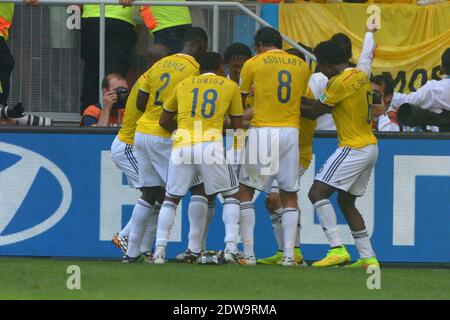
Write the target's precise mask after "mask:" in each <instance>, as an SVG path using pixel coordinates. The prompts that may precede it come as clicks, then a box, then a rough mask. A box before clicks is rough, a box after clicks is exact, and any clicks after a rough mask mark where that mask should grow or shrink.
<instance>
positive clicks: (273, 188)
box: [264, 165, 307, 194]
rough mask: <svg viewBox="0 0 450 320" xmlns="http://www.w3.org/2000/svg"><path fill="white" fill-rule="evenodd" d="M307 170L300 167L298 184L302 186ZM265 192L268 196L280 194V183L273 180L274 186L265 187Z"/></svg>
mask: <svg viewBox="0 0 450 320" xmlns="http://www.w3.org/2000/svg"><path fill="white" fill-rule="evenodd" d="M306 170H307V168H306V169H305V168H303V167H302V165H300V166H299V167H298V180H299V182H298V183H299V184H300V179H301V178H302V176H303V175H304V174H305V172H306ZM264 192H265V193H266V194H269V193H280V188H279V187H278V181H277V180H276V179H275V180H273V182H272V185H266V186H265V187H264Z"/></svg>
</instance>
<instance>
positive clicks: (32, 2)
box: [23, 0, 39, 7]
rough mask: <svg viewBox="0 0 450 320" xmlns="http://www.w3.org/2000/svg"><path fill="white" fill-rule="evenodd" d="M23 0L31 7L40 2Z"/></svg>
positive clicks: (37, 0)
mask: <svg viewBox="0 0 450 320" xmlns="http://www.w3.org/2000/svg"><path fill="white" fill-rule="evenodd" d="M23 2H24V3H25V4H26V5H27V6H29V7H34V6H37V5H38V4H39V0H23Z"/></svg>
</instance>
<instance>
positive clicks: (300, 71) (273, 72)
mask: <svg viewBox="0 0 450 320" xmlns="http://www.w3.org/2000/svg"><path fill="white" fill-rule="evenodd" d="M309 73H310V72H309V68H308V65H307V64H306V63H305V62H304V61H303V60H302V59H300V58H298V57H297V56H294V55H292V54H289V53H287V52H285V51H283V50H269V51H266V52H264V53H261V54H258V55H257V56H255V57H253V58H251V59H249V60H247V61H246V62H245V64H244V66H243V67H242V71H241V80H240V83H241V93H243V94H248V93H249V92H250V89H251V87H252V85H253V86H254V100H255V101H254V107H253V117H252V121H251V126H253V127H294V128H299V127H300V103H301V96H302V95H304V94H305V92H306V88H307V85H308V78H309Z"/></svg>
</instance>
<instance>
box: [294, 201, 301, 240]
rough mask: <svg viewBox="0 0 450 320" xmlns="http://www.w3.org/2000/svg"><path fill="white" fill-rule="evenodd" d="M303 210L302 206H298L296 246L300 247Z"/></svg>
mask: <svg viewBox="0 0 450 320" xmlns="http://www.w3.org/2000/svg"><path fill="white" fill-rule="evenodd" d="M301 217H302V212H301V211H300V208H298V223H297V233H296V235H297V236H296V238H295V244H294V248H300V233H301V231H302V222H301Z"/></svg>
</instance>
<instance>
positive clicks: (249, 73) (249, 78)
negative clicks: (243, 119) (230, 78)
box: [239, 60, 253, 106]
mask: <svg viewBox="0 0 450 320" xmlns="http://www.w3.org/2000/svg"><path fill="white" fill-rule="evenodd" d="M239 85H240V91H241V98H242V105H243V106H245V103H246V100H247V97H248V95H249V94H250V93H251V90H252V86H253V70H252V61H251V60H248V61H247V62H245V63H244V65H243V66H242V70H241V78H240V79H239Z"/></svg>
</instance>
